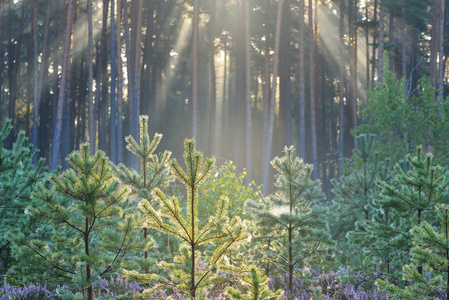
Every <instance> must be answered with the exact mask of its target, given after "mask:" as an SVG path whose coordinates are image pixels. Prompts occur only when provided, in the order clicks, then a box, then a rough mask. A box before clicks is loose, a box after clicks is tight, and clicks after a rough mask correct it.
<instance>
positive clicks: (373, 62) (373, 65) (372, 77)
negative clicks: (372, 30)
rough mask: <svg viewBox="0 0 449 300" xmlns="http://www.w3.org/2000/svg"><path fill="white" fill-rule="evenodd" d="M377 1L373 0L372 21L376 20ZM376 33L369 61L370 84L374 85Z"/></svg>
mask: <svg viewBox="0 0 449 300" xmlns="http://www.w3.org/2000/svg"><path fill="white" fill-rule="evenodd" d="M377 2H378V0H374V8H373V9H374V15H373V22H377ZM376 41H377V38H376V35H375V34H373V49H372V51H373V52H372V58H371V59H372V61H371V86H374V76H375V74H376Z"/></svg>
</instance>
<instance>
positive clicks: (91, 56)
mask: <svg viewBox="0 0 449 300" xmlns="http://www.w3.org/2000/svg"><path fill="white" fill-rule="evenodd" d="M92 31H93V28H92V0H87V36H88V37H87V39H88V42H87V48H88V49H89V67H88V68H89V71H88V72H89V144H90V154H91V155H93V154H94V153H95V149H96V147H95V144H96V139H97V135H96V126H95V123H96V121H95V113H94V89H93V88H94V71H93V60H94V49H93V48H94V45H93V37H92Z"/></svg>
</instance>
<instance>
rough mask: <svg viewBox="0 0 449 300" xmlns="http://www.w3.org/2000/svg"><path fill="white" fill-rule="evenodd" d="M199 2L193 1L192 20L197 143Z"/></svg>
mask: <svg viewBox="0 0 449 300" xmlns="http://www.w3.org/2000/svg"><path fill="white" fill-rule="evenodd" d="M199 9H200V8H199V4H198V0H194V1H193V20H192V31H193V36H192V95H191V101H192V137H193V138H194V139H195V140H196V142H197V145H200V144H199V143H198V140H199V136H198V133H199V128H198V126H199V124H198V122H199V98H198V97H199V95H198V91H199V87H198V85H199V83H198V47H199V41H198V34H199V27H198V22H199Z"/></svg>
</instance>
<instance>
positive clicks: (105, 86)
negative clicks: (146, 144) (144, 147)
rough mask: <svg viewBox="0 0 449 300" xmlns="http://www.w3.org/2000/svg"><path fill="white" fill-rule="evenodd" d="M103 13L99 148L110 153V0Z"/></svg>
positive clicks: (104, 6) (105, 0)
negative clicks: (108, 32)
mask: <svg viewBox="0 0 449 300" xmlns="http://www.w3.org/2000/svg"><path fill="white" fill-rule="evenodd" d="M102 3H103V13H102V28H101V42H100V43H101V44H100V55H99V58H98V61H99V62H100V65H99V66H100V69H99V71H100V72H99V80H98V84H99V90H100V94H99V96H100V97H99V98H98V102H97V103H98V105H97V110H98V112H97V116H98V119H97V121H98V148H99V149H102V150H103V151H105V152H106V153H107V154H108V155H109V154H110V153H109V146H108V138H109V135H108V130H107V129H108V121H109V113H108V111H109V105H108V103H109V80H108V78H109V76H108V57H109V52H108V49H107V48H108V34H107V31H108V28H107V27H108V26H107V25H108V12H109V0H103V1H102Z"/></svg>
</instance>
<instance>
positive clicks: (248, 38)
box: [243, 0, 253, 184]
mask: <svg viewBox="0 0 449 300" xmlns="http://www.w3.org/2000/svg"><path fill="white" fill-rule="evenodd" d="M249 2H250V0H244V1H243V5H244V9H245V54H246V55H245V56H246V57H245V62H246V70H245V75H246V80H245V81H246V89H245V104H246V105H245V106H246V170H247V175H246V184H249V183H250V182H251V180H252V172H251V171H252V157H253V150H252V126H253V125H252V119H251V36H250V3H249Z"/></svg>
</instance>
